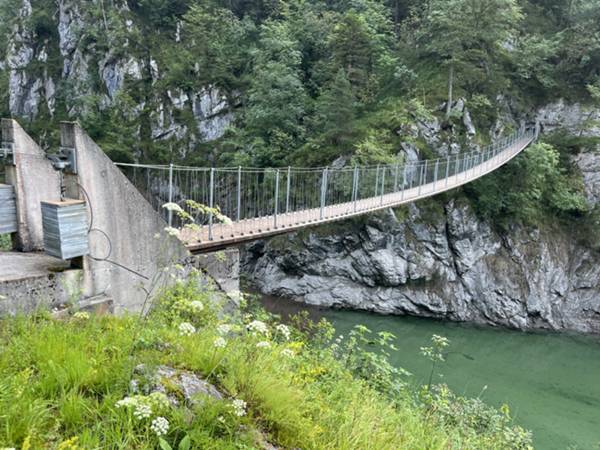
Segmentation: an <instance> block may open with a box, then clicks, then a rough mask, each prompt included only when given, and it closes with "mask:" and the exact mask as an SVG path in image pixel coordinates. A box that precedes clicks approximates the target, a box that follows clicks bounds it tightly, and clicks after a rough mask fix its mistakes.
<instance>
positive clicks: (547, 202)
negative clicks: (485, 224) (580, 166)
mask: <svg viewBox="0 0 600 450" xmlns="http://www.w3.org/2000/svg"><path fill="white" fill-rule="evenodd" d="M467 192H469V193H472V194H473V196H474V201H475V206H476V209H477V211H478V212H479V213H480V214H482V215H483V216H484V217H486V218H488V219H491V220H493V221H494V222H495V223H496V224H498V225H501V226H502V225H507V224H508V223H510V222H511V221H512V220H514V219H516V220H518V221H521V222H523V223H526V224H535V223H537V222H539V221H540V220H541V219H542V218H543V216H544V213H548V212H550V213H554V214H558V215H565V214H574V215H578V214H582V213H585V212H586V211H587V204H586V201H585V198H584V196H583V186H582V183H581V182H580V181H578V180H577V179H576V178H575V177H574V176H569V175H568V174H567V173H566V171H565V170H564V169H563V168H562V166H561V164H560V155H559V152H558V151H557V150H556V149H555V148H554V147H553V146H552V145H550V144H545V143H539V144H535V145H533V146H531V147H530V148H528V149H527V150H526V151H525V152H524V154H523V155H522V156H521V157H519V158H517V159H515V160H514V161H512V162H511V163H510V164H508V165H507V166H506V167H505V168H503V169H501V170H499V171H497V172H496V173H494V174H491V175H490V176H487V177H484V178H482V179H480V180H478V181H476V182H474V183H473V184H472V185H471V186H469V187H467Z"/></svg>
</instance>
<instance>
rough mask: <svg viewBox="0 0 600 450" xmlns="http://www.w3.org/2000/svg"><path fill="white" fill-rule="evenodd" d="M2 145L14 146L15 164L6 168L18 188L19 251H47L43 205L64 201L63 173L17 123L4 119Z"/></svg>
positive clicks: (8, 178) (17, 241) (17, 247)
mask: <svg viewBox="0 0 600 450" xmlns="http://www.w3.org/2000/svg"><path fill="white" fill-rule="evenodd" d="M2 142H3V143H7V144H10V145H11V147H12V151H13V153H14V162H15V164H14V165H13V164H7V165H6V182H7V183H8V184H11V185H13V186H14V189H15V194H16V203H17V226H18V231H17V234H16V249H17V250H21V251H24V252H31V251H38V250H43V249H44V236H43V232H42V212H41V206H40V202H42V201H58V200H60V174H59V173H58V172H56V171H55V170H54V169H53V168H52V164H51V163H50V161H48V159H47V158H46V154H45V152H44V151H43V150H42V149H41V148H40V146H39V145H38V144H37V143H35V142H34V141H33V139H31V137H29V135H28V134H27V133H26V132H25V131H24V130H23V128H21V126H20V125H19V124H18V123H17V121H15V120H13V119H2Z"/></svg>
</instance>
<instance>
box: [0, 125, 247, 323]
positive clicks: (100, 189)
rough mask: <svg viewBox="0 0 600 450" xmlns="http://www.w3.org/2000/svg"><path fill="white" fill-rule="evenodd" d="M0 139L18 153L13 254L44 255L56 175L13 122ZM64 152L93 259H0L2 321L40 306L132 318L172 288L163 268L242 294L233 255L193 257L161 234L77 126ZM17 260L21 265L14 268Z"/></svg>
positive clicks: (157, 222) (67, 132)
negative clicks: (44, 209) (44, 216)
mask: <svg viewBox="0 0 600 450" xmlns="http://www.w3.org/2000/svg"><path fill="white" fill-rule="evenodd" d="M2 136H3V140H4V141H7V142H11V143H13V144H14V149H15V152H16V165H15V166H9V167H8V168H7V169H8V170H7V182H9V183H11V184H13V185H14V186H15V190H16V192H17V198H18V215H19V217H18V220H19V233H18V247H19V249H20V250H23V251H26V252H27V251H32V250H43V232H42V221H41V208H40V202H41V201H42V200H46V201H48V200H50V201H57V200H59V199H60V191H61V187H60V181H61V178H60V175H59V173H58V172H56V171H55V170H54V169H53V168H52V165H51V164H50V162H49V161H48V160H47V159H46V156H45V154H44V152H43V151H42V149H41V148H40V147H39V146H37V144H35V142H33V140H32V139H31V138H30V137H29V136H28V135H27V134H26V133H25V132H24V131H23V129H22V128H21V127H20V126H19V124H18V123H17V122H15V121H14V120H2ZM61 145H62V146H63V147H70V148H74V149H75V152H76V159H77V174H70V173H65V174H64V178H63V182H64V185H65V187H66V197H67V198H78V199H82V200H86V202H87V207H88V211H89V216H88V217H89V222H90V225H91V230H90V233H89V236H88V237H89V243H90V255H88V256H85V257H83V258H81V261H76V263H80V264H79V265H81V268H80V269H74V268H73V267H70V263H69V262H64V261H60V260H57V259H55V258H51V257H48V256H45V255H41V254H34V253H31V254H24V253H21V254H19V253H14V254H11V255H9V254H4V255H1V254H0V256H2V258H4V259H2V258H0V263H2V264H0V265H1V266H2V267H0V315H2V314H14V313H16V312H31V311H33V310H35V309H36V308H39V307H41V306H45V307H51V308H53V309H57V310H63V311H64V310H65V309H64V308H66V307H67V306H68V305H70V306H73V307H75V308H76V309H78V308H84V309H94V310H98V309H107V308H108V309H110V310H111V311H114V312H115V313H117V314H118V313H122V312H123V311H132V312H136V311H139V310H141V309H142V307H143V305H144V302H145V300H146V298H147V292H151V293H157V292H158V291H159V290H160V289H161V288H162V287H164V286H166V285H168V284H169V283H170V282H172V280H173V279H172V278H171V276H170V273H168V272H166V271H165V270H164V268H165V267H167V266H170V265H173V264H174V263H179V264H182V265H183V266H184V267H186V268H187V270H190V269H191V268H192V267H194V268H197V269H201V270H202V271H203V272H204V273H205V274H206V275H207V277H206V278H205V280H207V282H208V280H212V281H214V283H212V284H214V285H215V286H216V287H217V288H218V289H221V290H223V291H225V292H232V293H236V292H237V291H238V290H239V254H238V251H237V249H228V250H224V251H220V252H215V253H212V254H204V255H198V256H192V255H190V253H189V252H188V251H187V249H186V248H185V246H184V245H183V244H182V243H181V242H180V241H179V240H178V239H177V238H175V237H172V236H169V235H168V234H167V233H166V232H165V231H164V230H165V227H166V226H167V224H166V223H165V222H164V220H163V219H162V218H161V217H160V216H159V214H158V213H157V212H156V211H154V209H153V208H152V206H151V205H150V204H149V203H148V202H147V201H146V200H145V198H144V197H143V196H142V195H141V194H140V193H139V192H138V191H137V189H136V188H135V187H134V186H133V185H132V184H131V183H130V182H129V180H128V179H127V178H126V177H125V176H124V175H123V174H122V173H121V171H120V170H119V169H118V168H117V167H116V166H115V165H114V164H113V163H112V161H111V160H110V159H109V158H108V157H107V156H106V155H105V154H104V152H103V151H102V150H101V149H100V148H99V147H98V146H97V145H96V144H95V143H94V142H93V141H92V139H91V138H90V137H89V136H88V135H87V134H86V133H85V132H84V131H83V130H82V129H81V128H80V127H79V126H78V125H77V124H75V123H64V124H62V125H61ZM6 258H12V259H6ZM15 258H17V259H18V258H21V259H18V262H14V261H17V260H16V259H15ZM23 258H25V259H23ZM7 261H9V262H7ZM10 261H13V262H14V264H16V266H15V268H16V269H18V270H16V271H14V272H15V273H13V271H11V270H8V269H9V268H10V267H9V266H10V265H11V264H13V262H10ZM23 261H26V263H24V262H23ZM40 264H42V265H43V264H50V265H52V266H53V265H54V264H60V265H61V266H60V267H61V269H60V270H56V271H55V269H51V270H46V271H45V272H43V273H42V271H40V270H38V269H39V267H38V266H39V265H40ZM76 265H77V264H76ZM179 275H180V274H179ZM233 297H234V296H233Z"/></svg>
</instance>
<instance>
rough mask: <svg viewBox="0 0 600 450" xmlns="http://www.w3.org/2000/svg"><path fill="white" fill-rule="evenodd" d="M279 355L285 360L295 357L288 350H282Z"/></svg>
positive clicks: (291, 351) (290, 350)
mask: <svg viewBox="0 0 600 450" xmlns="http://www.w3.org/2000/svg"><path fill="white" fill-rule="evenodd" d="M281 354H282V355H283V356H285V357H287V358H293V357H294V356H296V354H295V353H294V351H293V350H292V349H289V348H284V349H283V350H281Z"/></svg>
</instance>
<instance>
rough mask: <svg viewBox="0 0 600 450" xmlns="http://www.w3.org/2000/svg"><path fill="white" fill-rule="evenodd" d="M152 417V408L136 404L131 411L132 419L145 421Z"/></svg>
mask: <svg viewBox="0 0 600 450" xmlns="http://www.w3.org/2000/svg"><path fill="white" fill-rule="evenodd" d="M151 415H152V408H150V407H149V406H148V405H144V404H138V405H137V406H136V407H135V410H134V411H133V417H135V418H136V419H138V420H142V419H147V418H148V417H150V416H151Z"/></svg>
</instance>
